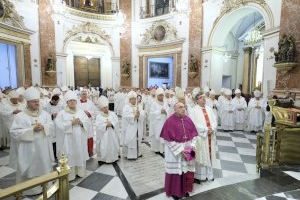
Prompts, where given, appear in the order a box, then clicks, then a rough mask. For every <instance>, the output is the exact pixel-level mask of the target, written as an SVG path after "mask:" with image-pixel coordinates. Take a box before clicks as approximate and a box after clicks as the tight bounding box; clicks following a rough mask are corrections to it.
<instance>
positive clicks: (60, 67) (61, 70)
mask: <svg viewBox="0 0 300 200" xmlns="http://www.w3.org/2000/svg"><path fill="white" fill-rule="evenodd" d="M66 66H67V54H65V53H56V73H57V74H56V78H57V85H58V86H59V87H61V86H64V85H65V86H67V70H66Z"/></svg>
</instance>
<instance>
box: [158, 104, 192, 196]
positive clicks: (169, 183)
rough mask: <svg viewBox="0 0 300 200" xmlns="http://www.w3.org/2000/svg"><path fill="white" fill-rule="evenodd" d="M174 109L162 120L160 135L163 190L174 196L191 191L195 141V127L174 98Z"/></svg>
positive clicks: (185, 194)
mask: <svg viewBox="0 0 300 200" xmlns="http://www.w3.org/2000/svg"><path fill="white" fill-rule="evenodd" d="M174 110H175V113H174V114H172V115H171V116H170V117H169V118H168V119H167V120H166V121H165V123H164V125H163V128H162V131H161V134H160V137H161V138H162V139H163V140H164V143H165V162H166V165H165V166H166V175H165V192H166V195H167V196H168V197H169V196H172V197H173V198H174V199H180V198H182V197H186V196H189V192H192V191H193V183H194V172H195V161H194V159H195V150H194V146H195V142H196V139H197V135H198V134H197V130H196V127H195V125H194V123H193V121H192V120H191V119H190V118H189V117H188V116H187V115H186V114H185V113H186V110H185V105H184V104H183V103H181V102H177V103H176V104H175V106H174Z"/></svg>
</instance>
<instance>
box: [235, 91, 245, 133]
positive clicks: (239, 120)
mask: <svg viewBox="0 0 300 200" xmlns="http://www.w3.org/2000/svg"><path fill="white" fill-rule="evenodd" d="M234 93H235V97H234V98H233V100H232V104H233V106H234V115H235V130H239V131H243V130H244V128H245V118H246V109H247V103H246V101H245V98H244V97H242V96H241V90H240V89H236V90H235V92H234Z"/></svg>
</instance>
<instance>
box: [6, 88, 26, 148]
mask: <svg viewBox="0 0 300 200" xmlns="http://www.w3.org/2000/svg"><path fill="white" fill-rule="evenodd" d="M8 98H9V99H8V100H7V101H4V102H3V109H2V110H1V115H2V120H3V141H2V143H3V145H4V146H5V147H9V146H10V134H9V129H10V127H11V125H12V123H13V120H14V117H15V116H16V115H17V114H18V113H19V112H21V111H22V110H23V109H24V105H23V104H21V103H19V102H18V99H19V94H18V93H17V92H16V91H15V90H12V91H10V92H9V94H8Z"/></svg>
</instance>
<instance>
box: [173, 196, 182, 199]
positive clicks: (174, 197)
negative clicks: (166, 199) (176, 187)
mask: <svg viewBox="0 0 300 200" xmlns="http://www.w3.org/2000/svg"><path fill="white" fill-rule="evenodd" d="M172 197H173V199H174V200H179V199H180V198H179V197H176V196H172Z"/></svg>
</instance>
